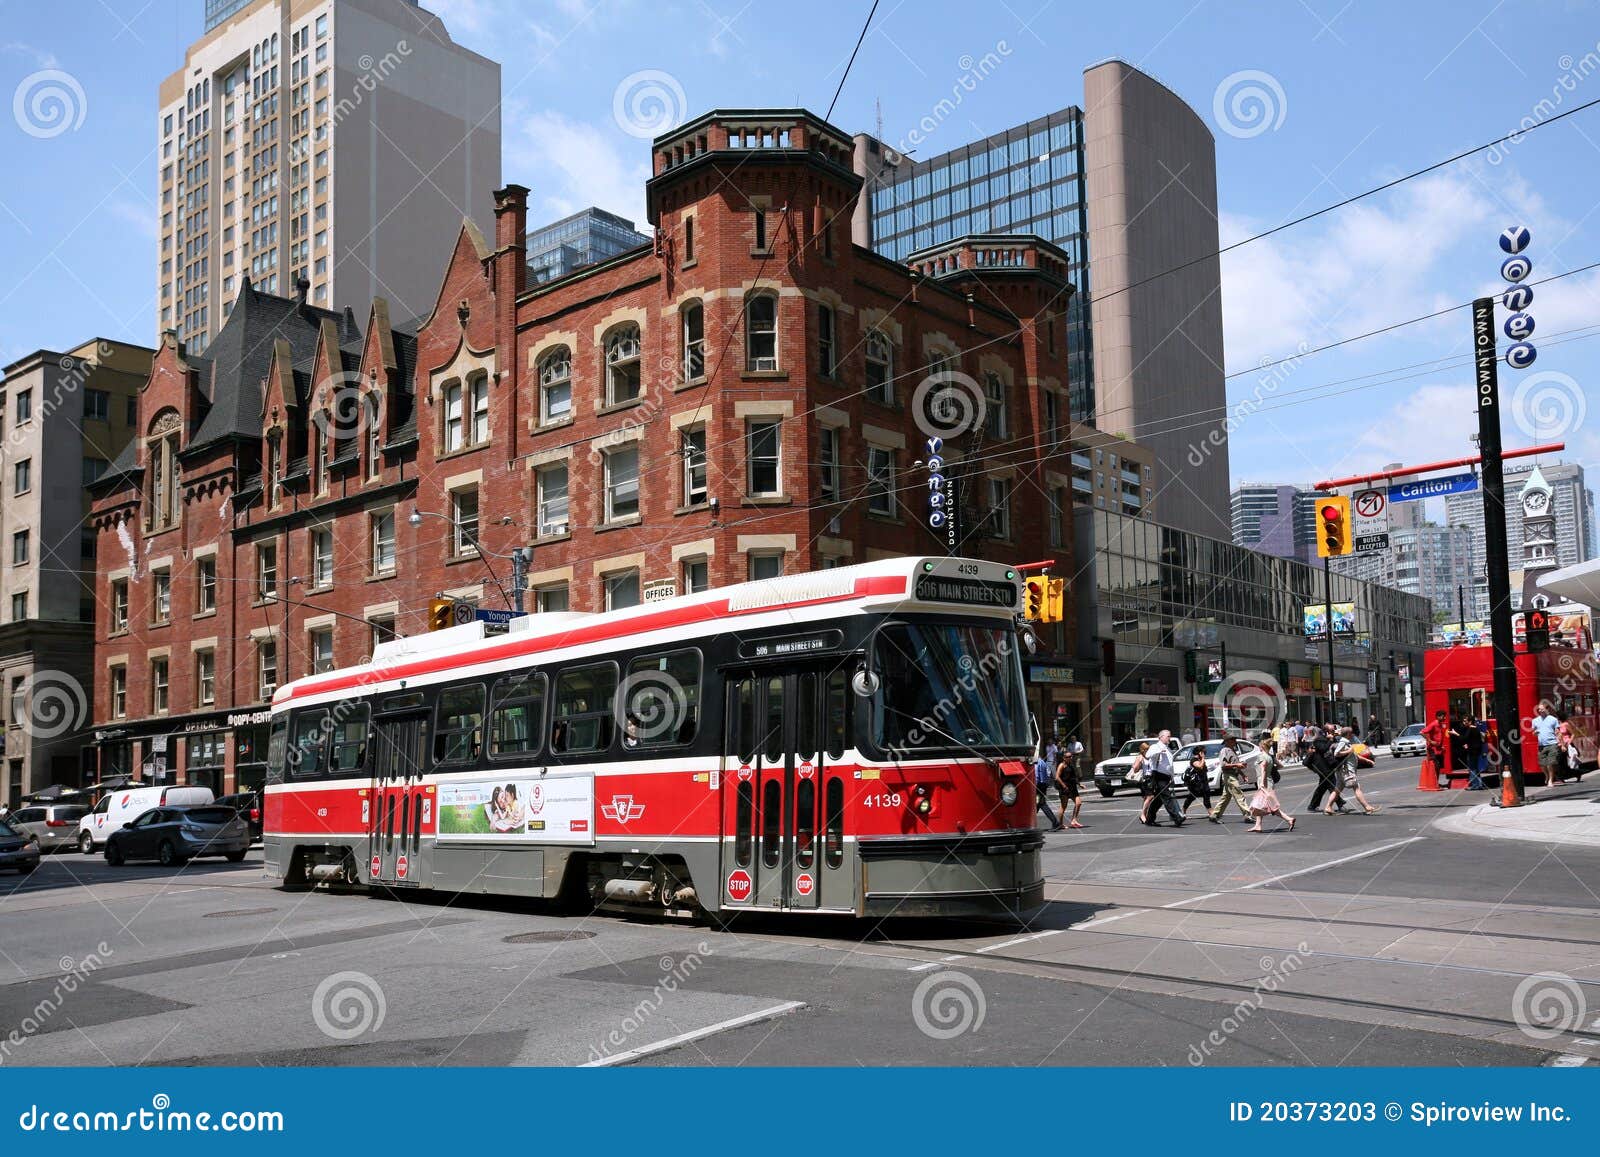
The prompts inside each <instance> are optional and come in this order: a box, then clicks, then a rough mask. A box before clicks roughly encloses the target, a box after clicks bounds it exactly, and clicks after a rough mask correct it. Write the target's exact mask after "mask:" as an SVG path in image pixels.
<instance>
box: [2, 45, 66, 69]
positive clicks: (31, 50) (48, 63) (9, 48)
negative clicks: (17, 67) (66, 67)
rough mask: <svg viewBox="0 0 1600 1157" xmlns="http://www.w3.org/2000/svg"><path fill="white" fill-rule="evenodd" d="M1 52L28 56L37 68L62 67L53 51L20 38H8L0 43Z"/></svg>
mask: <svg viewBox="0 0 1600 1157" xmlns="http://www.w3.org/2000/svg"><path fill="white" fill-rule="evenodd" d="M0 52H3V53H5V54H7V55H9V56H26V57H27V58H28V59H30V60H32V61H33V63H34V66H35V67H37V68H60V67H61V61H59V60H58V59H56V55H55V53H53V52H46V51H45V50H44V49H42V48H35V47H34V46H33V45H31V44H24V43H23V42H22V41H20V40H8V41H6V42H5V43H4V44H0Z"/></svg>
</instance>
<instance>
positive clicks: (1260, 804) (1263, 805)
mask: <svg viewBox="0 0 1600 1157" xmlns="http://www.w3.org/2000/svg"><path fill="white" fill-rule="evenodd" d="M1269 766H1270V765H1263V767H1262V769H1261V774H1260V775H1259V776H1258V777H1257V778H1258V779H1259V781H1260V782H1259V783H1257V785H1256V794H1255V795H1253V796H1251V797H1250V814H1251V816H1253V817H1254V818H1255V821H1256V823H1255V827H1251V828H1245V831H1247V832H1259V831H1260V830H1261V820H1262V817H1263V816H1277V817H1278V818H1279V819H1280V820H1288V821H1289V830H1290V831H1291V832H1292V831H1294V817H1293V816H1292V815H1289V814H1287V813H1286V812H1285V811H1284V810H1283V805H1282V804H1280V803H1279V802H1278V793H1277V792H1276V791H1274V790H1272V776H1271V774H1270V773H1269V772H1268V770H1267V768H1268V767H1269Z"/></svg>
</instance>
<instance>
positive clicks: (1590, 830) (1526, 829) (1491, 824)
mask: <svg viewBox="0 0 1600 1157" xmlns="http://www.w3.org/2000/svg"><path fill="white" fill-rule="evenodd" d="M1585 794H1586V795H1587V793H1585ZM1433 826H1434V827H1435V828H1438V829H1439V830H1440V831H1446V832H1456V833H1458V834H1461V835H1470V836H1488V837H1489V838H1490V839H1494V840H1531V841H1533V842H1534V843H1540V844H1576V845H1578V846H1581V847H1589V848H1600V800H1596V799H1593V798H1582V797H1573V796H1566V797H1562V796H1545V797H1543V798H1541V797H1539V796H1537V795H1535V796H1531V797H1530V798H1529V802H1528V803H1526V804H1524V805H1523V806H1522V807H1517V808H1498V807H1491V806H1489V805H1488V804H1486V803H1485V804H1479V805H1478V806H1477V807H1474V808H1469V809H1468V810H1466V811H1456V812H1451V813H1450V814H1448V815H1444V816H1441V817H1440V818H1438V819H1436V820H1434V821H1433Z"/></svg>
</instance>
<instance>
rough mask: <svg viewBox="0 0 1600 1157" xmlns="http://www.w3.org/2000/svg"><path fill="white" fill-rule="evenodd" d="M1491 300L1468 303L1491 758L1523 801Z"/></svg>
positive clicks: (1520, 722)
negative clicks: (1490, 674) (1490, 664)
mask: <svg viewBox="0 0 1600 1157" xmlns="http://www.w3.org/2000/svg"><path fill="white" fill-rule="evenodd" d="M1494 301H1495V299H1494V298H1492V297H1480V298H1478V299H1477V300H1476V301H1474V302H1473V303H1472V342H1473V350H1474V352H1475V354H1476V359H1477V385H1478V447H1479V449H1480V450H1481V452H1482V456H1483V553H1484V573H1485V575H1486V577H1487V578H1488V581H1489V633H1490V637H1491V639H1492V640H1493V645H1494V720H1495V730H1496V732H1497V734H1496V737H1495V756H1496V759H1497V761H1498V763H1499V765H1500V771H1501V772H1502V774H1507V773H1508V774H1509V775H1510V777H1511V784H1512V789H1513V795H1514V796H1515V798H1516V800H1517V802H1518V803H1521V802H1522V797H1523V782H1522V745H1521V739H1522V731H1521V728H1522V721H1521V719H1520V718H1519V717H1518V714H1517V660H1516V641H1515V637H1514V636H1513V634H1512V625H1511V563H1510V560H1509V559H1508V558H1507V557H1506V484H1505V473H1504V468H1503V465H1502V463H1501V455H1500V371H1499V364H1498V358H1497V356H1496V352H1495V335H1494Z"/></svg>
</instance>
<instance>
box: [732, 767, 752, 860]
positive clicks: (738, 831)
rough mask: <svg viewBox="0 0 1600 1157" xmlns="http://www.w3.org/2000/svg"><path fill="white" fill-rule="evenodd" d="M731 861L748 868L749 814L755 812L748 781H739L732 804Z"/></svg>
mask: <svg viewBox="0 0 1600 1157" xmlns="http://www.w3.org/2000/svg"><path fill="white" fill-rule="evenodd" d="M734 809H735V815H734V824H733V859H734V862H735V863H737V864H738V865H739V866H740V867H741V868H748V867H749V866H750V834H751V813H752V812H753V811H755V788H754V787H753V786H751V783H750V781H749V780H748V779H741V780H740V781H739V794H738V796H737V797H736V799H735V803H734Z"/></svg>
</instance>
